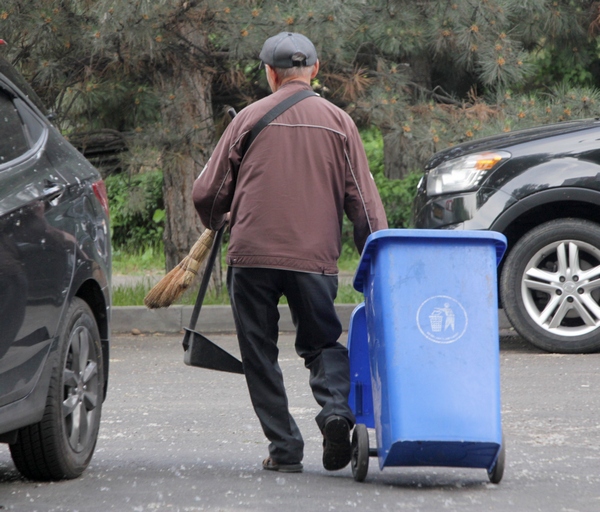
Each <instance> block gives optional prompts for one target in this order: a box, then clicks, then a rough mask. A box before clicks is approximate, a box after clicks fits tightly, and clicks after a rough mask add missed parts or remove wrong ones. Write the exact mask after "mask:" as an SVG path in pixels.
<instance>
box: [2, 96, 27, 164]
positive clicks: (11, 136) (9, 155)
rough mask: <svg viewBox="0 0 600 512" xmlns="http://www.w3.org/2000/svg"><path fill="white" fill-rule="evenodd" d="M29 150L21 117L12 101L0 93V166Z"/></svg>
mask: <svg viewBox="0 0 600 512" xmlns="http://www.w3.org/2000/svg"><path fill="white" fill-rule="evenodd" d="M28 150H29V144H28V142H27V136H26V134H25V131H24V130H23V123H22V121H21V117H20V116H19V113H18V112H17V109H16V108H15V105H14V103H13V102H12V99H11V98H10V97H9V96H8V95H7V94H5V93H3V92H1V91H0V166H1V165H3V164H5V163H7V162H10V161H11V160H14V159H15V158H18V157H19V156H21V155H23V154H24V153H26V152H27V151H28Z"/></svg>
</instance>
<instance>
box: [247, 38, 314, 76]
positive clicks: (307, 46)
mask: <svg viewBox="0 0 600 512" xmlns="http://www.w3.org/2000/svg"><path fill="white" fill-rule="evenodd" d="M259 58H260V60H261V61H262V63H263V64H268V65H269V66H271V67H273V68H291V67H294V66H312V65H313V64H314V63H315V62H317V50H316V49H315V46H314V45H313V44H312V43H311V41H310V39H309V38H308V37H306V36H303V35H302V34H298V33H296V32H281V33H279V34H277V35H276V36H273V37H270V38H269V39H267V40H266V41H265V44H264V45H263V47H262V50H261V52H260V55H259Z"/></svg>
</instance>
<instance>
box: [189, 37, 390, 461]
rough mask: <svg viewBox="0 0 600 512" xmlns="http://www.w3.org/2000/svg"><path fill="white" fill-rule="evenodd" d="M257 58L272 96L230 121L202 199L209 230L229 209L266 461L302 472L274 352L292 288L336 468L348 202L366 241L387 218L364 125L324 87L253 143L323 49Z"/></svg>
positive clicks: (232, 278) (199, 192) (245, 356)
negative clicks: (339, 308)
mask: <svg viewBox="0 0 600 512" xmlns="http://www.w3.org/2000/svg"><path fill="white" fill-rule="evenodd" d="M260 59H261V61H262V63H263V64H264V66H265V68H266V74H267V80H268V82H269V85H270V87H271V90H272V91H273V94H272V95H270V96H268V97H267V98H264V99H262V100H260V101H257V102H255V103H253V104H252V105H250V106H248V107H246V108H245V109H243V110H242V111H241V112H240V113H239V114H238V115H237V116H236V117H235V118H234V119H233V121H232V122H231V123H230V125H229V126H228V127H227V129H226V130H225V133H224V134H223V136H222V138H221V140H220V141H219V143H218V144H217V147H216V148H215V151H214V153H213V155H212V156H211V159H210V160H209V162H208V163H207V165H206V167H205V168H204V170H203V171H202V173H201V174H200V176H199V177H198V179H197V180H196V182H195V183H194V196H193V197H194V203H195V205H196V209H197V210H198V213H199V215H200V218H201V219H202V223H203V224H204V225H205V226H207V227H209V228H211V229H215V230H216V229H219V228H220V227H221V226H222V225H223V224H224V223H225V222H226V219H227V217H228V214H229V225H230V241H229V250H228V253H227V265H228V270H227V288H228V290H229V295H230V298H231V306H232V310H233V315H234V319H235V324H236V329H237V335H238V340H239V345H240V352H241V355H242V362H243V365H244V373H245V376H246V382H247V385H248V389H249V392H250V398H251V400H252V404H253V406H254V410H255V412H256V414H257V416H258V418H259V421H260V423H261V426H262V428H263V431H264V433H265V435H266V437H267V438H268V439H269V441H270V445H269V457H268V458H267V459H266V460H265V461H264V462H263V468H264V469H268V470H274V471H282V472H300V471H302V458H303V449H304V442H303V440H302V436H301V434H300V431H299V429H298V427H297V425H296V422H295V421H294V419H293V418H292V416H291V415H290V413H289V410H288V401H287V396H286V392H285V388H284V384H283V378H282V374H281V369H280V367H279V364H278V362H277V356H278V348H277V336H278V320H279V313H278V310H277V304H278V302H279V299H280V297H281V296H282V295H285V296H286V297H287V299H288V304H289V307H290V311H291V314H292V319H293V321H294V325H295V326H296V342H295V348H296V352H297V353H298V354H299V355H300V356H301V357H302V358H303V359H304V362H305V366H306V367H307V368H308V369H309V370H310V386H311V389H312V391H313V395H314V397H315V399H316V401H317V402H318V403H319V405H321V407H322V410H321V411H320V413H319V414H318V415H317V417H316V421H317V424H318V426H319V428H320V429H321V432H322V433H323V437H324V440H323V465H324V467H325V469H327V470H337V469H341V468H343V467H345V466H346V465H347V464H348V463H349V462H350V459H351V445H350V431H351V429H352V427H353V426H354V421H355V419H354V416H353V414H352V411H351V409H350V408H349V406H348V393H349V391H350V372H349V363H348V352H347V350H346V348H345V347H344V346H343V345H341V344H340V343H338V341H337V340H338V338H339V336H340V334H341V332H342V326H341V323H340V321H339V319H338V317H337V314H336V312H335V309H334V299H335V297H336V294H337V287H338V280H337V274H338V268H337V260H338V258H339V255H340V250H341V233H340V231H341V224H342V217H343V212H344V211H345V212H346V214H347V215H348V218H349V219H350V220H351V221H352V222H353V225H354V240H355V243H356V246H357V248H358V250H359V251H362V248H363V246H364V244H365V241H366V238H367V236H368V235H369V234H370V233H372V232H374V231H377V230H379V229H383V228H386V227H387V221H386V217H385V212H384V209H383V206H382V204H381V199H380V197H379V194H378V192H377V188H376V186H375V182H374V180H373V177H372V176H371V174H370V172H369V168H368V163H367V159H366V156H365V152H364V148H363V146H362V142H361V140H360V137H359V134H358V131H357V129H356V126H355V125H354V123H353V122H352V120H351V118H350V117H349V116H348V115H347V114H346V113H345V112H343V111H342V110H341V109H339V108H337V107H336V106H334V105H333V104H331V103H329V102H328V101H326V100H324V99H322V98H320V97H319V96H318V95H312V96H311V97H308V98H305V99H303V100H302V101H300V102H298V103H296V104H294V105H293V106H291V107H289V108H288V109H287V110H285V111H284V112H283V113H282V114H280V115H279V116H278V117H276V118H275V119H274V120H273V121H271V122H270V123H269V124H268V125H267V126H266V127H265V128H264V129H263V130H262V131H261V132H260V134H259V135H258V136H257V137H256V138H255V139H254V140H253V142H252V143H251V144H250V145H249V146H248V147H246V146H247V142H248V137H249V134H250V132H251V130H252V128H253V127H254V126H255V125H256V124H257V123H258V121H259V120H261V118H263V116H264V115H265V114H266V113H267V112H269V111H270V110H271V109H272V108H273V107H275V106H276V105H278V104H280V103H281V101H282V100H284V99H286V98H289V97H291V96H292V95H294V94H295V93H297V92H298V91H302V90H306V91H308V92H310V91H311V86H310V83H311V80H312V79H313V78H314V77H315V76H316V75H317V73H318V71H319V61H318V60H317V52H316V50H315V47H314V46H313V44H312V42H311V41H310V40H309V39H307V38H306V37H305V36H303V35H301V34H297V33H288V32H283V33H280V34H278V35H276V36H274V37H271V38H269V39H267V41H266V42H265V43H264V46H263V48H262V51H261V53H260Z"/></svg>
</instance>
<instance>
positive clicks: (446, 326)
mask: <svg viewBox="0 0 600 512" xmlns="http://www.w3.org/2000/svg"><path fill="white" fill-rule="evenodd" d="M468 323H469V319H468V317H467V312H466V310H465V308H464V307H463V305H462V304H461V303H460V302H458V301H457V300H456V299H453V298H452V297H448V296H446V295H437V296H435V297H430V298H429V299H427V300H426V301H424V302H423V303H422V304H421V305H420V306H419V310H418V311H417V326H418V327H419V331H421V334H422V335H423V336H425V337H426V338H427V339H428V340H430V341H433V342H434V343H454V342H455V341H456V340H458V339H460V338H462V336H463V335H464V334H465V331H466V330H467V324H468Z"/></svg>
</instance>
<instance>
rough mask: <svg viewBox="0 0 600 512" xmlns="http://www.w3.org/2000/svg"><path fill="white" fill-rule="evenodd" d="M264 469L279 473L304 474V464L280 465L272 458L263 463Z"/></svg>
mask: <svg viewBox="0 0 600 512" xmlns="http://www.w3.org/2000/svg"><path fill="white" fill-rule="evenodd" d="M262 467H263V469H266V470H268V471H279V472H280V473H302V463H301V462H298V463H296V464H279V463H277V462H275V461H274V460H273V459H272V458H271V457H267V458H266V459H265V460H263V463H262Z"/></svg>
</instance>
